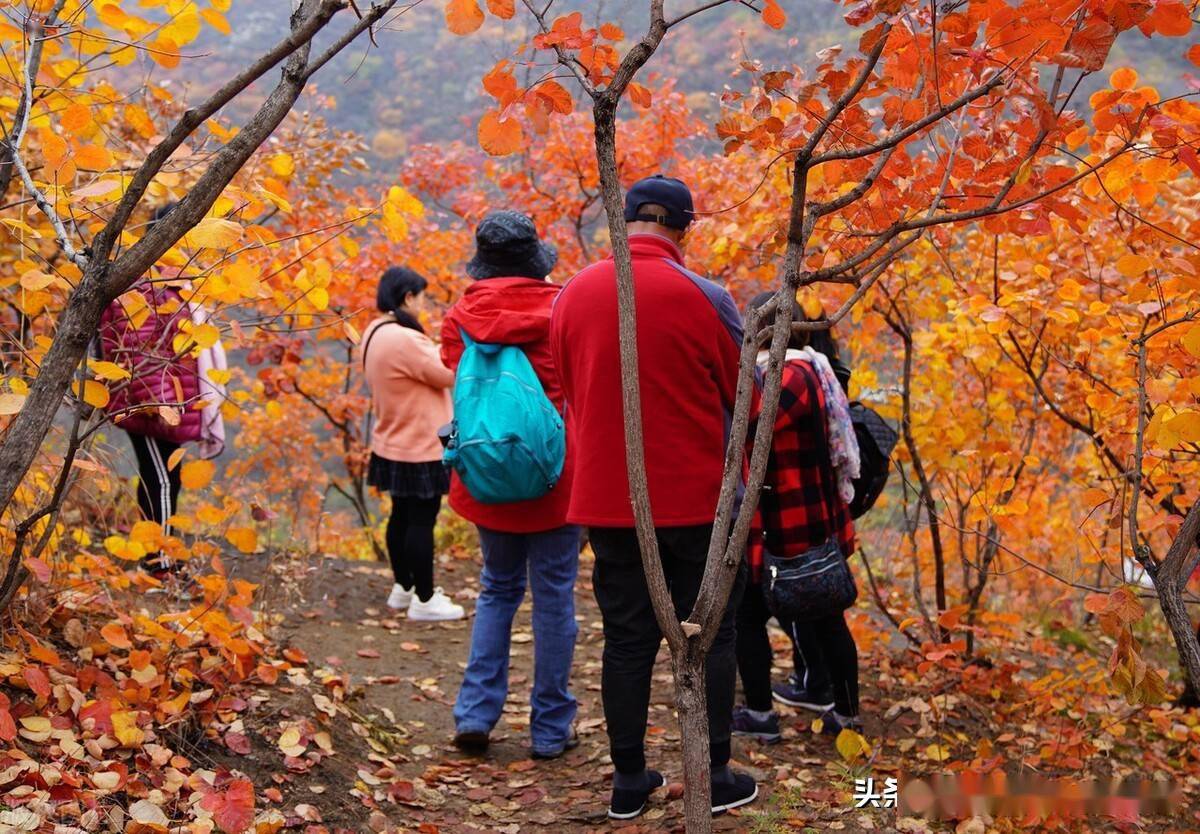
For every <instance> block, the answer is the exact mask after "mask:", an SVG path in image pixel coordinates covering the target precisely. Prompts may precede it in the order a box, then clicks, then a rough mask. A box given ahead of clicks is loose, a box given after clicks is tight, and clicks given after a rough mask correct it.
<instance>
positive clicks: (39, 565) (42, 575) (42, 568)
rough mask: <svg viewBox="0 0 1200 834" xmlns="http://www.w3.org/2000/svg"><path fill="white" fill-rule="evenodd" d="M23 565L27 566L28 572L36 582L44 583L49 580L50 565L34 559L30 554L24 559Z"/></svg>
mask: <svg viewBox="0 0 1200 834" xmlns="http://www.w3.org/2000/svg"><path fill="white" fill-rule="evenodd" d="M25 567H27V568H29V572H30V573H32V574H33V575H34V577H35V578H36V579H37V581H38V582H42V583H46V582H49V581H50V566H49V565H47V564H46V563H45V562H43V561H42V560H41V559H35V558H33V557H32V556H30V557H29V558H27V559H26V560H25Z"/></svg>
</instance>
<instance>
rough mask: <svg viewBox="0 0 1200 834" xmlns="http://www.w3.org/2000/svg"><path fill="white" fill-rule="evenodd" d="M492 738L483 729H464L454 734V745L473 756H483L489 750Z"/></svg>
mask: <svg viewBox="0 0 1200 834" xmlns="http://www.w3.org/2000/svg"><path fill="white" fill-rule="evenodd" d="M489 743H491V738H490V737H489V736H488V734H487V733H486V732H484V731H483V730H464V731H463V732H461V733H455V734H454V746H455V747H457V748H458V749H459V750H461V751H463V752H464V753H467V754H469V755H472V756H482V755H483V754H484V753H486V752H487V749H488V744H489Z"/></svg>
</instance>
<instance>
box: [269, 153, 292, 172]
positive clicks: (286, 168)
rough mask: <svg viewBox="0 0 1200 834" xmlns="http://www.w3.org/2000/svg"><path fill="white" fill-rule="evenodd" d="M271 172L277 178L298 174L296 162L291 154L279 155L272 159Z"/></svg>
mask: <svg viewBox="0 0 1200 834" xmlns="http://www.w3.org/2000/svg"><path fill="white" fill-rule="evenodd" d="M271 170H272V171H274V172H275V174H276V176H280V177H290V176H291V175H292V174H294V173H295V172H296V161H295V160H294V159H292V155H291V154H286V153H277V154H275V155H274V156H273V157H271Z"/></svg>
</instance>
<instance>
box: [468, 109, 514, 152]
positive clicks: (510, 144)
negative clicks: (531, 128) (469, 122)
mask: <svg viewBox="0 0 1200 834" xmlns="http://www.w3.org/2000/svg"><path fill="white" fill-rule="evenodd" d="M524 144H525V132H524V131H523V130H521V123H520V122H518V121H517V120H516V119H501V118H500V113H499V112H498V111H496V110H489V111H487V112H486V113H484V114H483V118H482V119H480V120H479V147H481V148H483V149H484V150H485V151H487V152H488V153H490V154H491V155H492V156H507V155H508V154H512V153H516V152H517V151H519V150H521V148H522V146H523V145H524Z"/></svg>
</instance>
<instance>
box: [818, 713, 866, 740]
mask: <svg viewBox="0 0 1200 834" xmlns="http://www.w3.org/2000/svg"><path fill="white" fill-rule="evenodd" d="M842 730H853V731H854V732H856V733H858V734H859V735H862V731H863V723H862V719H861V718H859V717H858V716H857V715H855V716H848V715H838V714H837V713H836V712H834V711H833V710H832V709H830V710H826V711H825V712H823V713H821V732H822V733H823V734H825V735H827V736H836V735H839V734H841V732H842Z"/></svg>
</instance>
